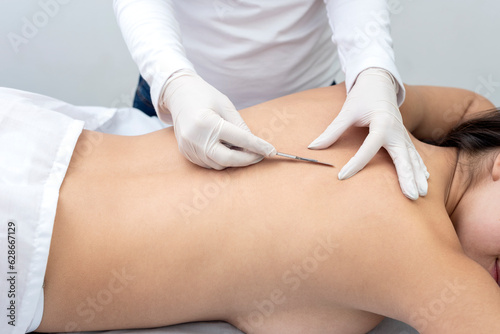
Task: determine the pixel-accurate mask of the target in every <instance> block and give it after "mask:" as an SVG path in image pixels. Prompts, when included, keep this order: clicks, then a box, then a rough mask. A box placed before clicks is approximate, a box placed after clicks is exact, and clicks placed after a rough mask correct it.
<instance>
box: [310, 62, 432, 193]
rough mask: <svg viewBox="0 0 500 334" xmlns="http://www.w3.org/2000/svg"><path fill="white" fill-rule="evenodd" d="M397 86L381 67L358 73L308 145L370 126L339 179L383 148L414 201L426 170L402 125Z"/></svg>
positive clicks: (423, 186)
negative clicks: (332, 117)
mask: <svg viewBox="0 0 500 334" xmlns="http://www.w3.org/2000/svg"><path fill="white" fill-rule="evenodd" d="M397 89H398V84H397V83H396V82H395V80H394V78H393V77H392V75H391V74H389V73H388V72H387V71H385V70H383V69H379V68H369V69H367V70H365V71H363V72H361V73H360V74H359V76H358V78H357V79H356V83H355V84H354V86H353V87H352V89H351V91H350V92H349V94H348V95H347V98H346V101H345V103H344V106H343V107H342V110H341V111H340V113H339V115H338V116H337V118H336V119H335V120H334V121H333V122H332V123H331V124H330V125H329V126H328V128H327V129H326V130H325V131H324V132H323V133H322V134H321V135H320V136H319V137H318V138H317V139H316V140H314V141H313V142H312V143H311V144H310V145H309V148H312V149H323V148H327V147H329V146H330V145H332V144H333V143H334V142H335V141H336V140H337V139H338V138H339V137H340V136H341V135H342V134H343V133H344V131H345V130H347V129H348V128H349V127H350V126H352V125H355V126H359V127H366V126H369V128H370V133H369V134H368V136H367V137H366V139H365V141H364V142H363V145H362V146H361V147H360V149H359V150H358V152H357V153H356V155H354V157H352V158H351V160H349V162H348V163H347V164H346V165H345V166H344V167H343V168H342V169H341V170H340V172H339V175H338V177H339V179H340V180H345V179H347V178H349V177H351V176H353V175H355V174H356V173H357V172H358V171H360V170H361V169H363V168H364V167H365V166H366V164H367V163H368V162H369V161H370V160H371V159H372V158H373V156H374V155H375V154H376V153H377V152H378V150H379V149H380V148H381V147H384V148H385V149H386V150H387V152H388V153H389V154H390V156H391V158H392V160H393V162H394V164H395V166H396V171H397V174H398V178H399V184H400V186H401V190H402V191H403V194H405V196H406V197H408V198H410V199H413V200H416V199H417V198H418V197H419V195H420V196H425V195H426V194H427V179H428V177H429V173H428V172H427V168H426V167H425V165H424V163H423V161H422V158H421V157H420V155H419V154H418V152H417V150H416V149H415V146H414V145H413V143H412V141H411V139H410V136H409V135H408V132H407V131H406V128H405V127H404V125H403V120H402V118H401V113H400V112H399V108H398V104H397V98H396V93H397Z"/></svg>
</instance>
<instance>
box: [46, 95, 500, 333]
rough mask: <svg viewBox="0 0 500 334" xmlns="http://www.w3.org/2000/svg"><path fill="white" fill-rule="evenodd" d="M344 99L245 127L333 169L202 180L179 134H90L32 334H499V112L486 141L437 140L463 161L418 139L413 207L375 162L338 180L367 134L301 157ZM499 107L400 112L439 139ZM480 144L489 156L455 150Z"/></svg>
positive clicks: (288, 108) (460, 133)
mask: <svg viewBox="0 0 500 334" xmlns="http://www.w3.org/2000/svg"><path fill="white" fill-rule="evenodd" d="M344 99H345V90H344V87H343V86H342V85H339V86H334V87H328V88H321V89H315V90H311V91H306V92H302V93H298V94H293V95H290V96H287V97H283V98H280V99H277V100H273V101H269V102H267V103H264V104H261V105H258V106H255V107H252V108H249V109H247V110H243V111H242V112H241V113H242V116H243V118H244V119H245V121H246V122H247V124H248V125H249V127H250V128H251V129H252V132H254V133H255V134H257V135H259V136H261V137H263V138H264V139H266V140H268V141H270V142H271V143H272V144H273V145H274V146H275V147H276V148H277V149H278V151H281V152H288V153H293V154H297V155H300V156H306V157H311V158H316V159H318V160H320V161H325V162H330V163H332V164H334V165H335V166H336V168H331V167H324V166H319V165H313V164H308V163H302V162H298V161H291V160H285V159H280V158H273V159H265V160H264V161H262V162H261V163H258V164H256V165H253V166H250V167H247V168H239V169H228V170H225V171H222V172H221V171H214V170H207V169H203V168H200V167H197V166H195V165H193V164H191V163H190V162H188V161H187V160H185V159H184V158H183V157H182V156H181V155H180V153H179V152H178V150H177V147H176V145H177V144H176V142H175V137H174V133H173V130H172V129H165V130H162V131H158V132H154V133H151V134H147V135H143V136H137V137H122V136H114V135H101V134H99V135H97V134H95V133H92V132H90V131H84V132H83V133H82V135H81V136H80V138H79V140H78V143H77V146H76V149H75V151H74V153H73V157H72V160H71V163H70V166H69V169H68V171H67V174H66V177H65V179H64V183H63V185H62V187H61V190H60V196H59V202H58V207H57V215H56V219H55V224H54V231H53V237H52V242H51V246H50V254H49V260H48V265H47V271H46V275H45V287H44V291H45V301H44V313H43V319H42V322H41V325H40V326H39V328H38V331H40V332H52V331H56V332H57V331H68V330H74V331H91V330H109V329H119V328H148V327H157V326H166V325H171V324H177V323H183V322H191V321H203V320H224V321H228V322H230V323H231V324H233V325H235V326H236V327H238V328H240V329H241V330H242V331H244V332H246V333H365V332H367V331H369V330H370V329H372V328H373V327H375V326H376V325H377V324H378V323H379V322H380V321H381V320H382V319H383V317H385V316H388V317H392V318H395V319H398V320H401V321H404V322H406V323H408V324H410V325H412V326H413V327H415V328H416V329H417V330H419V331H420V332H422V333H472V332H474V333H492V332H500V322H499V321H498V320H500V319H499V318H500V316H499V314H500V291H499V289H498V285H497V283H496V282H495V280H497V281H498V276H497V274H496V272H497V269H496V268H497V267H496V266H497V264H496V263H497V257H498V254H500V221H499V217H500V209H499V207H498V205H497V202H498V194H500V182H499V178H500V158H499V157H498V152H499V147H500V143H499V142H498V139H496V140H497V141H496V142H491V140H493V138H497V137H498V136H499V135H500V129H499V128H498V122H499V121H498V119H499V115H498V112H492V113H491V114H488V117H489V118H487V119H486V120H482V121H478V122H476V123H477V125H476V127H477V128H478V129H479V130H478V131H477V135H476V136H475V137H478V138H475V139H466V140H462V139H461V138H465V137H467V136H472V137H474V135H473V134H470V132H471V131H470V129H471V127H472V125H470V124H474V121H472V123H470V124H469V125H467V126H465V127H464V128H462V129H458V130H457V131H455V132H454V134H455V136H456V137H457V138H458V139H457V140H453V139H449V140H448V139H447V140H446V141H445V142H444V144H445V145H451V146H457V147H458V148H457V147H436V146H431V145H428V144H425V143H423V142H421V141H418V140H417V139H415V138H413V137H412V140H413V142H414V143H415V146H416V148H417V150H418V151H419V153H420V155H421V156H422V158H423V160H424V162H425V164H426V166H427V167H428V170H429V173H430V175H431V177H430V179H429V190H428V195H427V196H426V197H424V198H421V199H419V200H417V201H410V200H408V199H407V198H405V197H404V196H403V195H402V194H401V191H400V190H399V185H398V180H397V175H396V172H395V169H394V166H393V163H392V161H391V159H390V157H389V156H388V155H387V153H386V152H385V151H383V150H382V151H380V152H379V153H378V155H377V156H376V157H375V158H374V160H372V161H371V162H370V163H369V164H368V166H367V167H366V168H365V169H364V170H363V171H362V172H360V173H359V174H358V175H356V176H355V177H353V178H351V179H349V180H347V181H339V180H338V179H337V177H336V175H337V173H338V171H339V167H341V166H343V165H344V164H345V163H346V162H347V161H348V160H349V159H350V158H351V157H352V155H353V154H354V153H355V152H356V151H357V149H358V148H359V146H360V144H361V143H362V141H363V140H364V138H365V137H366V134H367V130H366V129H360V128H353V129H350V130H349V131H348V132H347V133H346V134H345V135H344V136H343V137H342V138H341V139H339V141H338V142H337V143H336V144H335V145H333V146H332V147H331V148H329V149H327V150H323V151H310V150H307V145H308V144H309V143H310V142H311V141H312V140H313V139H314V138H315V136H316V135H317V133H319V132H321V131H322V130H323V127H324V125H325V124H329V123H330V122H331V120H332V119H333V118H334V117H335V115H336V113H337V112H338V111H339V110H340V108H341V106H342V104H343V102H344ZM491 107H492V105H491V104H490V103H489V102H488V101H485V100H482V99H480V98H479V97H477V96H475V95H474V94H472V93H469V92H466V91H463V90H455V89H446V88H433V87H408V96H407V100H406V102H405V105H404V106H403V107H402V108H401V111H402V113H403V118H404V121H405V125H406V127H407V128H408V129H409V130H411V131H412V132H413V133H414V134H415V135H416V136H418V137H420V138H422V139H427V140H433V139H436V138H434V134H436V133H437V132H438V131H441V132H449V131H450V130H451V128H452V127H454V125H456V123H457V122H462V121H466V120H467V119H470V118H472V117H473V116H472V115H474V114H475V113H476V111H479V110H485V109H490V108H491ZM445 116H446V117H445ZM493 123H495V124H496V128H494V127H493ZM487 133H488V136H487V137H483V134H485V135H486V134H487ZM96 136H97V137H99V138H100V140H99V141H98V144H97V145H94V146H93V150H92V151H91V152H90V154H81V152H83V150H84V149H85V147H88V145H89V143H96V140H95V138H96ZM472 137H471V138H472ZM476 139H477V140H482V142H483V143H482V144H484V145H487V146H488V148H481V149H479V147H480V146H482V144H481V145H479V146H478V147H474V148H472V149H468V148H466V147H462V146H461V144H459V143H460V140H462V141H463V142H469V141H471V142H472V141H474V142H475V141H476ZM439 140H441V139H439ZM474 145H476V144H475V143H474ZM469 181H470V182H469ZM450 217H451V220H450ZM488 272H489V273H488ZM492 277H493V278H492ZM105 290H106V291H111V294H112V300H111V302H109V303H107V304H106V305H101V304H99V303H98V302H96V300H97V301H98V300H99V299H98V298H97V297H98V296H99V294H102V291H105ZM68 324H72V327H71V328H68V327H67V325H68Z"/></svg>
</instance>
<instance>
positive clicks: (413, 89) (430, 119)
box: [400, 86, 494, 140]
mask: <svg viewBox="0 0 500 334" xmlns="http://www.w3.org/2000/svg"><path fill="white" fill-rule="evenodd" d="M406 92H407V93H406V100H405V102H404V103H403V105H402V106H401V108H400V110H401V114H402V116H403V120H404V123H405V126H406V127H407V129H408V130H409V131H410V132H412V133H413V135H414V136H415V137H417V138H418V139H420V140H436V139H439V138H440V137H442V136H443V135H444V134H446V133H448V132H449V131H450V130H451V129H452V128H453V127H455V126H456V125H457V124H460V123H462V122H463V121H464V120H465V119H467V118H468V117H470V116H471V115H474V114H475V113H477V112H479V111H483V110H487V109H491V108H494V105H493V104H492V103H491V102H490V101H489V100H488V99H486V98H485V97H483V96H481V95H479V94H476V93H474V92H472V91H469V90H465V89H460V88H449V87H433V86H406Z"/></svg>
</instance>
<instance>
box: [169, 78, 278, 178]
mask: <svg viewBox="0 0 500 334" xmlns="http://www.w3.org/2000/svg"><path fill="white" fill-rule="evenodd" d="M175 75H176V76H175V78H174V79H171V80H170V81H169V82H167V84H166V86H165V88H164V90H163V94H162V97H161V101H160V109H162V110H165V109H167V110H168V111H167V112H170V114H171V116H172V123H173V125H174V132H175V137H176V138H177V144H178V145H179V150H180V151H181V153H182V154H183V155H184V156H185V157H186V158H187V159H188V160H189V161H191V162H193V163H195V164H197V165H199V166H202V167H205V168H213V169H218V170H221V169H224V168H226V167H242V166H248V165H251V164H255V163H257V162H259V161H261V160H262V159H263V158H264V157H271V156H274V155H276V149H275V148H274V147H273V146H272V145H271V144H269V143H268V142H266V141H265V140H263V139H261V138H259V137H257V136H255V135H253V134H252V133H251V132H250V129H249V128H248V126H247V125H246V123H245V121H243V119H242V118H241V116H240V114H239V113H238V111H237V110H236V108H235V107H234V105H233V104H232V103H231V101H230V100H229V99H228V98H227V97H226V96H225V95H224V94H222V93H221V92H219V91H218V90H217V89H215V88H214V87H213V86H211V85H210V84H208V83H207V82H206V81H204V80H203V79H202V78H201V77H200V76H198V75H197V74H196V73H194V72H192V71H189V70H183V71H182V72H180V73H179V72H178V73H176V74H175ZM162 113H164V111H161V112H160V118H162ZM165 116H167V118H168V115H165ZM162 119H163V118H162ZM221 141H222V142H221ZM223 142H225V143H226V144H230V145H232V146H237V147H240V148H241V149H242V150H234V149H230V148H228V146H227V145H225V144H224V143H223Z"/></svg>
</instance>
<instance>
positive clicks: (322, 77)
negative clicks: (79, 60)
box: [114, 0, 404, 110]
mask: <svg viewBox="0 0 500 334" xmlns="http://www.w3.org/2000/svg"><path fill="white" fill-rule="evenodd" d="M114 8H115V12H116V16H117V20H118V23H119V25H120V28H121V30H122V33H123V35H124V38H125V41H126V43H127V45H128V47H129V50H130V52H131V54H132V57H133V59H134V60H135V62H136V63H137V64H138V66H139V70H140V72H141V74H142V75H143V77H144V78H145V80H146V81H147V82H148V83H149V84H150V86H151V96H152V100H153V104H155V107H157V104H158V103H157V102H158V98H159V96H160V93H161V90H162V88H163V86H164V84H165V82H166V81H167V79H168V78H169V77H170V76H171V75H172V74H173V73H174V72H175V71H178V70H180V69H186V68H187V69H194V70H195V71H196V72H197V73H198V74H199V75H200V76H201V77H202V78H203V79H205V80H206V81H207V82H208V83H210V84H212V85H213V86H214V87H215V88H217V89H218V90H220V91H221V92H222V93H224V94H226V95H227V96H228V97H229V99H230V100H231V101H232V102H233V103H234V104H235V106H236V108H237V109H241V108H244V107H248V106H251V105H254V104H257V103H260V102H263V101H267V100H270V99H273V98H276V97H279V96H283V95H287V94H291V93H294V92H297V91H302V90H305V89H310V88H316V87H322V86H328V85H331V84H332V82H333V80H334V79H335V77H336V74H337V73H338V71H340V69H339V68H338V64H336V61H337V58H338V59H339V60H340V63H341V65H342V69H343V70H344V71H345V72H346V85H347V88H348V90H349V89H350V88H351V87H352V85H353V83H354V81H355V79H356V77H357V75H358V74H359V73H360V72H361V71H363V70H364V69H366V68H368V67H381V68H385V69H386V70H388V71H389V72H391V73H392V74H393V76H394V77H395V78H396V80H397V81H398V82H399V84H400V86H401V87H402V82H401V79H400V77H399V74H398V72H397V69H396V66H395V64H394V54H393V50H392V39H391V36H390V22H389V11H388V7H387V3H386V1H385V0H325V1H323V0H273V1H269V0H211V1H207V0H182V1H181V0H179V1H176V0H115V1H114ZM335 43H336V44H337V46H338V56H337V48H336V45H335ZM403 99H404V90H403V89H400V93H399V96H398V100H399V102H400V103H402V101H403ZM157 110H158V108H157Z"/></svg>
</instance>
